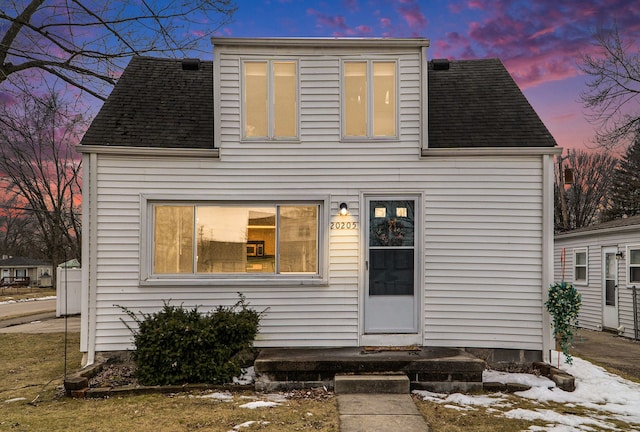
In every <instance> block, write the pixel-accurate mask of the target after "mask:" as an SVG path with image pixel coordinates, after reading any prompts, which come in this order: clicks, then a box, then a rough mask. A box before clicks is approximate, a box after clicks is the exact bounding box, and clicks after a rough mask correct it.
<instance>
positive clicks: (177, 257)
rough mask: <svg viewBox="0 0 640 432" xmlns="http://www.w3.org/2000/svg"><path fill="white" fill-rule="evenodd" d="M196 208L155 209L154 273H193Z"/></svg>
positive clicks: (171, 207) (165, 207) (162, 207)
mask: <svg viewBox="0 0 640 432" xmlns="http://www.w3.org/2000/svg"><path fill="white" fill-rule="evenodd" d="M193 210H194V208H193V206H156V207H155V214H154V223H155V226H154V236H153V238H154V244H153V248H154V249H153V257H154V262H153V268H154V273H159V274H177V273H192V272H193Z"/></svg>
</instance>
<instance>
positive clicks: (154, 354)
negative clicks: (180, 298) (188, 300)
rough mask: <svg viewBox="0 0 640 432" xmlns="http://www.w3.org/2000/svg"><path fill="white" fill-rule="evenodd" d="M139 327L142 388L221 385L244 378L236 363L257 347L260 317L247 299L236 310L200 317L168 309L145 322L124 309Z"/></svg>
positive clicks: (137, 344)
mask: <svg viewBox="0 0 640 432" xmlns="http://www.w3.org/2000/svg"><path fill="white" fill-rule="evenodd" d="M121 309H122V310H124V311H125V312H126V313H127V315H129V317H131V318H132V319H133V320H134V321H135V322H136V323H137V324H138V328H137V329H133V328H132V327H130V326H129V325H128V324H127V323H125V325H126V326H127V328H129V330H130V331H131V332H132V334H133V337H134V342H135V349H136V351H135V352H134V353H133V358H134V360H135V362H136V368H137V377H138V380H139V381H140V382H141V383H142V384H144V385H172V384H186V383H212V384H222V383H228V382H231V380H232V379H233V377H235V376H238V375H239V374H240V372H241V370H240V365H239V364H238V362H237V360H236V357H237V355H238V354H239V353H241V352H242V351H244V350H247V349H249V348H251V347H252V346H253V340H254V339H255V336H256V334H257V332H258V326H259V322H260V316H261V313H258V312H256V311H254V310H252V309H250V308H248V305H247V303H246V301H245V298H244V296H242V295H240V300H239V301H238V302H237V303H236V304H235V305H234V306H232V307H223V306H219V307H218V308H216V309H215V311H213V312H209V313H206V314H202V313H200V312H198V308H197V307H196V308H194V309H191V310H186V309H184V308H183V307H182V305H181V306H170V305H169V304H168V303H166V302H165V303H164V307H163V308H162V310H160V311H159V312H155V313H153V314H142V313H141V316H142V318H140V317H138V316H137V315H136V314H135V313H133V312H132V311H130V310H128V309H127V308H124V307H121Z"/></svg>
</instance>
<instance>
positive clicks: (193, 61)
mask: <svg viewBox="0 0 640 432" xmlns="http://www.w3.org/2000/svg"><path fill="white" fill-rule="evenodd" d="M198 69H200V59H197V58H186V59H184V60H182V70H198Z"/></svg>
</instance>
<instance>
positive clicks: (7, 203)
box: [0, 182, 44, 258]
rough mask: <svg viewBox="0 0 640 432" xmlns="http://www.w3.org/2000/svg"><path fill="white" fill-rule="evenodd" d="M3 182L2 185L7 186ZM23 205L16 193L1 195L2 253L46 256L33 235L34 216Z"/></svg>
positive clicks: (0, 250) (36, 256)
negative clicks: (42, 253) (23, 209)
mask: <svg viewBox="0 0 640 432" xmlns="http://www.w3.org/2000/svg"><path fill="white" fill-rule="evenodd" d="M2 183H3V182H0V187H4V188H6V187H7V185H4V184H2ZM21 207H22V204H20V200H19V199H18V197H17V196H16V195H9V194H5V195H0V254H2V255H11V256H28V257H31V258H44V257H43V256H42V255H41V251H40V248H39V247H37V246H36V245H35V243H34V242H33V236H32V235H31V233H32V232H33V231H34V229H33V224H32V222H33V218H32V217H31V215H30V214H29V213H25V212H24V211H22V210H19V209H20V208H21Z"/></svg>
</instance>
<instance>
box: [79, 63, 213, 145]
mask: <svg viewBox="0 0 640 432" xmlns="http://www.w3.org/2000/svg"><path fill="white" fill-rule="evenodd" d="M81 144H82V145H108V146H131V147H167V148H170V147H184V148H212V147H213V62H210V61H209V62H200V67H199V69H198V70H183V69H182V61H181V60H168V59H158V58H150V57H134V58H132V59H131V62H129V65H128V66H127V68H126V69H125V71H124V73H123V74H122V76H121V77H120V80H119V81H118V84H117V85H116V86H115V87H114V89H113V91H112V92H111V95H110V96H109V98H108V99H107V101H106V102H105V103H104V105H103V106H102V109H101V110H100V112H99V113H98V115H97V116H96V118H95V119H94V120H93V123H92V124H91V127H90V128H89V130H88V131H87V133H86V134H85V135H84V138H83V139H82V143H81Z"/></svg>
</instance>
